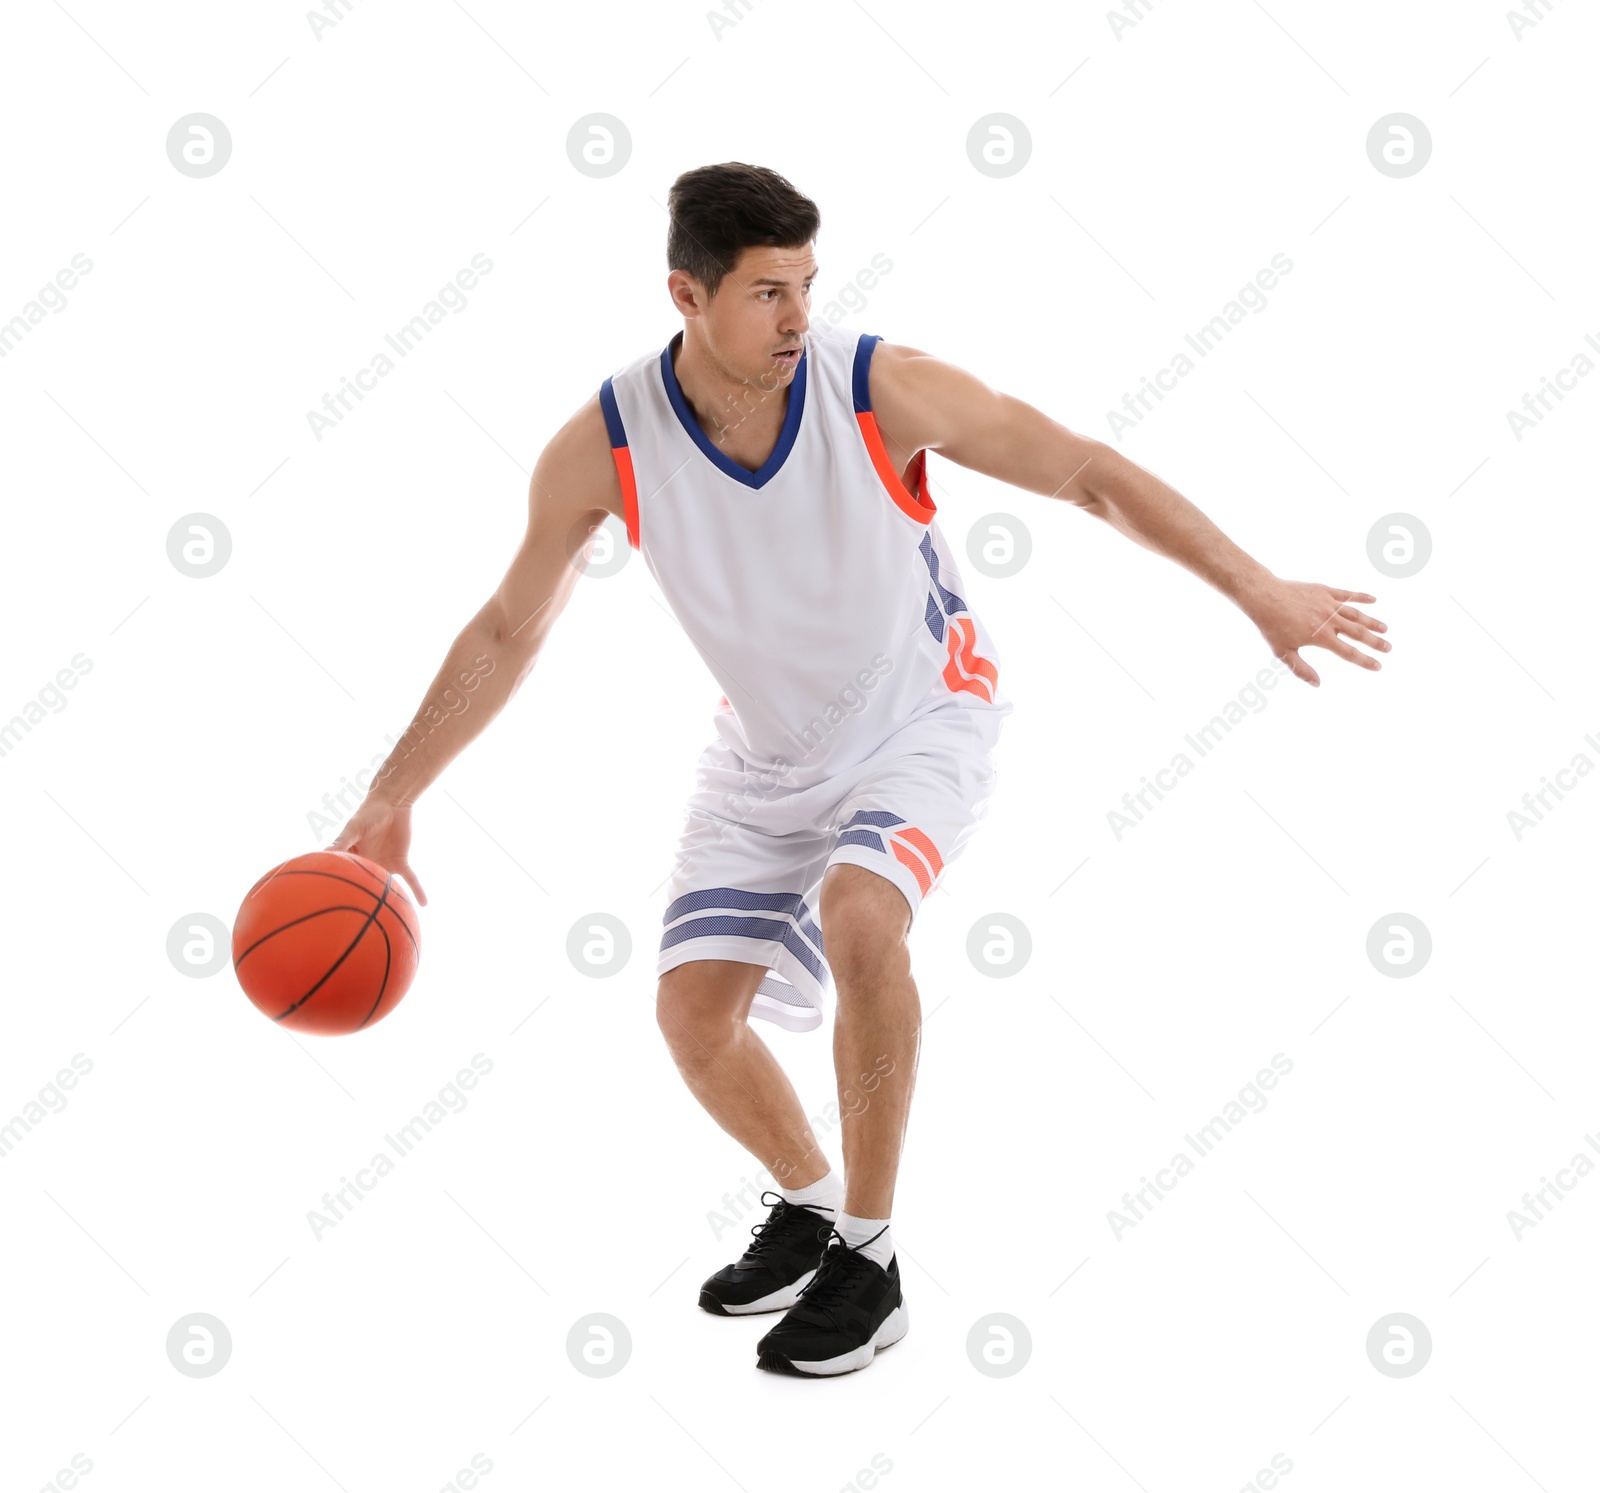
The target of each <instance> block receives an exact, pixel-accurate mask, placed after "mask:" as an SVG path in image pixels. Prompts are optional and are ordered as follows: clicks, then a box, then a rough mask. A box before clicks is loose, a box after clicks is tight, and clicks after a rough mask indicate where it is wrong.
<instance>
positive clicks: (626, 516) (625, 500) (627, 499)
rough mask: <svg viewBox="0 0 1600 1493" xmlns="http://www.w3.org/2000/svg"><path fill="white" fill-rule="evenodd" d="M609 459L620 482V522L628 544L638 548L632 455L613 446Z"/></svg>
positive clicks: (637, 493)
mask: <svg viewBox="0 0 1600 1493" xmlns="http://www.w3.org/2000/svg"><path fill="white" fill-rule="evenodd" d="M611 459H612V460H613V461H614V462H616V464H617V476H618V477H619V478H620V479H621V481H622V521H623V523H624V524H625V525H626V526H627V530H628V543H629V544H630V545H632V546H633V548H634V549H638V548H639V489H638V487H637V485H636V484H635V483H634V480H633V453H632V452H631V451H629V450H628V448H627V447H626V446H613V447H612V448H611Z"/></svg>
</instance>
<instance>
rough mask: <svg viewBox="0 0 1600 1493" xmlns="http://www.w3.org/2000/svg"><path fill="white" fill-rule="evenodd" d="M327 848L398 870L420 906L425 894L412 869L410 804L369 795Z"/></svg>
mask: <svg viewBox="0 0 1600 1493" xmlns="http://www.w3.org/2000/svg"><path fill="white" fill-rule="evenodd" d="M328 849H329V850H348V851H350V852H351V853H352V854H354V855H360V856H364V857H365V858H366V859H367V860H369V861H371V862H373V863H374V864H375V865H379V866H382V867H383V869H384V870H385V871H387V872H389V873H390V874H391V875H394V874H399V875H401V876H403V877H405V879H406V883H407V885H409V886H410V888H411V890H412V891H414V892H415V893H416V894H417V901H418V903H419V904H420V905H422V906H423V907H426V906H427V905H428V894H427V893H426V892H425V891H423V890H422V883H421V882H420V881H418V880H417V873H416V872H415V871H413V870H412V869H411V861H410V855H411V807H410V805H409V804H397V803H390V802H388V801H387V800H385V799H379V798H368V799H367V800H365V801H364V802H363V803H362V805H361V807H360V808H358V809H357V810H356V811H355V813H354V814H353V815H352V816H351V817H350V821H349V823H347V824H346V825H345V827H344V828H343V829H342V830H340V831H339V833H338V834H336V835H335V836H334V837H333V839H332V840H330V841H329V842H328Z"/></svg>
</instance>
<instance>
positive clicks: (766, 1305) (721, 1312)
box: [700, 1270, 817, 1317]
mask: <svg viewBox="0 0 1600 1493" xmlns="http://www.w3.org/2000/svg"><path fill="white" fill-rule="evenodd" d="M816 1273H817V1272H816V1271H815V1270H808V1271H806V1273H805V1274H804V1275H802V1276H801V1277H800V1278H799V1279H798V1280H796V1281H795V1282H794V1284H793V1285H789V1286H780V1287H779V1288H778V1289H777V1290H776V1291H773V1292H771V1293H770V1294H769V1295H766V1296H758V1297H757V1298H756V1299H755V1300H754V1301H748V1302H746V1303H745V1304H744V1305H743V1306H732V1305H730V1304H729V1303H727V1302H725V1301H718V1300H717V1298H716V1297H715V1296H714V1295H713V1294H712V1293H711V1292H710V1291H706V1290H702V1291H701V1292H700V1305H701V1307H702V1308H703V1309H704V1310H706V1311H708V1312H710V1313H711V1314H712V1315H713V1316H717V1317H754V1316H759V1315H760V1314H761V1313H762V1312H786V1311H788V1310H789V1308H790V1307H791V1306H793V1305H794V1304H795V1302H797V1301H798V1300H799V1299H800V1293H801V1291H803V1290H804V1289H805V1288H806V1287H807V1286H808V1285H809V1284H810V1283H811V1277H812V1276H813V1275H815V1274H816Z"/></svg>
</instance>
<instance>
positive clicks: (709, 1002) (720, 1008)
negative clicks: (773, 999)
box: [656, 960, 748, 1062]
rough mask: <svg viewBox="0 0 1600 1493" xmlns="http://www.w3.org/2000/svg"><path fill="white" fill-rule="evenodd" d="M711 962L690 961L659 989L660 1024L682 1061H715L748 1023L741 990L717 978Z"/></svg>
mask: <svg viewBox="0 0 1600 1493" xmlns="http://www.w3.org/2000/svg"><path fill="white" fill-rule="evenodd" d="M708 963H709V961H706V960H690V961H689V962H688V963H687V964H680V965H678V966H677V968H676V969H669V970H668V971H667V972H666V973H665V974H664V975H662V976H661V979H660V982H659V984H658V985H657V987H656V1025H657V1026H658V1027H659V1028H660V1029H661V1035H662V1036H663V1037H665V1038H666V1040H667V1046H668V1047H670V1048H671V1049H672V1051H673V1054H674V1055H675V1056H676V1057H678V1058H679V1059H680V1060H682V1061H689V1062H692V1061H694V1060H696V1059H700V1060H707V1061H708V1060H710V1059H713V1058H715V1057H716V1055H717V1054H718V1052H720V1051H721V1050H722V1049H723V1048H725V1047H726V1046H727V1045H728V1044H729V1043H730V1042H732V1041H733V1040H734V1039H735V1038H736V1037H737V1036H738V1029H739V1027H740V1026H742V1025H744V1024H745V1015H744V1012H743V1011H742V1010H741V1009H740V991H739V990H738V989H729V988H726V987H727V986H728V983H729V982H728V981H727V980H726V979H722V980H719V979H717V978H716V976H715V974H714V973H712V972H710V971H709V970H708ZM697 965H698V966H699V968H698V969H697V968H696V966H697ZM737 983H738V984H742V983H744V982H743V981H739V982H737ZM744 1003H745V1004H746V1005H748V1000H746V1001H745V1002H744Z"/></svg>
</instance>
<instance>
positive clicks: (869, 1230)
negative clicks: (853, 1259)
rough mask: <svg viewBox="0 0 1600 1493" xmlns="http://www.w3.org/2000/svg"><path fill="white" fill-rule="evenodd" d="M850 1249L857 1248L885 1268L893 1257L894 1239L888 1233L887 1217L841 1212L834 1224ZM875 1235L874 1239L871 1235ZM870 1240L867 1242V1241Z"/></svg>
mask: <svg viewBox="0 0 1600 1493" xmlns="http://www.w3.org/2000/svg"><path fill="white" fill-rule="evenodd" d="M834 1227H835V1228H836V1229H838V1231H839V1232H840V1233H841V1234H842V1235H843V1236H844V1242H845V1243H846V1244H848V1245H849V1246H850V1247H851V1248H852V1249H859V1250H860V1251H861V1253H862V1254H864V1255H865V1256H866V1257H867V1258H868V1259H869V1260H875V1261H877V1263H878V1264H880V1265H882V1266H883V1268H884V1269H885V1270H887V1269H888V1268H889V1261H890V1260H892V1259H893V1258H894V1240H893V1238H891V1237H890V1234H889V1220H888V1219H887V1218H857V1217H856V1215H855V1214H854V1213H841V1214H840V1215H839V1221H838V1222H837V1223H836V1224H835V1225H834ZM875 1234H876V1235H877V1237H876V1238H875V1239H874V1238H873V1235H875ZM868 1240H871V1241H872V1242H871V1243H870V1244H869V1243H868V1242H867V1241H868Z"/></svg>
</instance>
